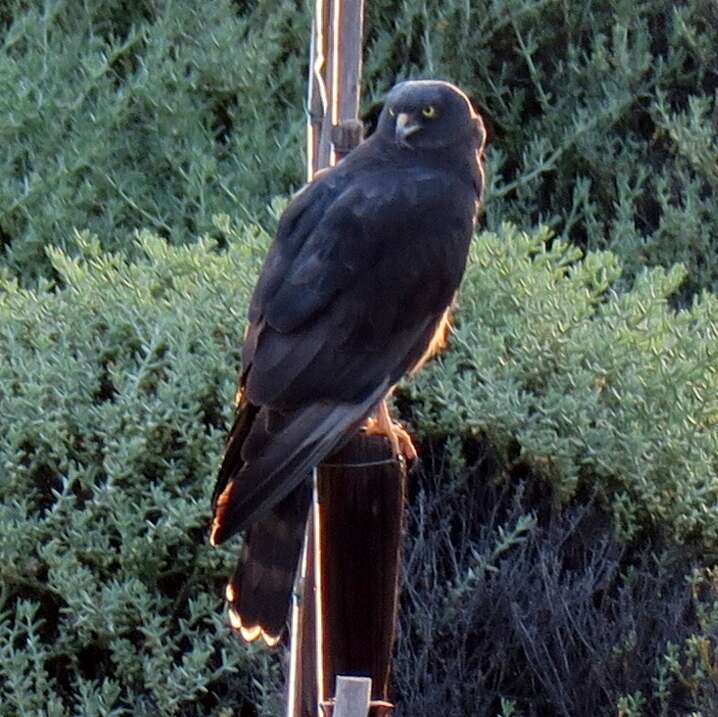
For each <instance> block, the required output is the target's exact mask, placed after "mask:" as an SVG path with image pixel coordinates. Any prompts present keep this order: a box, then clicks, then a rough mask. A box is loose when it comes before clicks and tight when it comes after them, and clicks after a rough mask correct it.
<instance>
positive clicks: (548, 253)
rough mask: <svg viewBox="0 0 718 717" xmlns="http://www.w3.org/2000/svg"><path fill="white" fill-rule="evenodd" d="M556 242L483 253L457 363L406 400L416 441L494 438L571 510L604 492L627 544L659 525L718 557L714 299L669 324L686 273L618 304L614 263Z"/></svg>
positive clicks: (663, 277) (523, 237)
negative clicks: (418, 433) (419, 433)
mask: <svg viewBox="0 0 718 717" xmlns="http://www.w3.org/2000/svg"><path fill="white" fill-rule="evenodd" d="M546 239H547V236H546V234H545V233H542V232H540V231H539V232H536V233H535V234H533V235H528V234H522V233H517V232H516V231H515V230H513V229H511V228H509V227H506V228H504V230H503V232H502V233H500V234H489V233H487V234H483V235H482V236H481V237H480V238H479V239H478V240H477V241H476V242H474V246H473V248H472V253H473V262H472V265H471V268H470V269H469V272H468V275H467V279H466V282H465V285H464V289H463V294H462V300H461V301H462V303H461V311H460V313H459V319H458V326H457V329H456V332H455V335H454V336H453V339H452V347H453V350H452V351H451V352H449V353H448V354H447V355H446V356H445V357H442V358H440V359H439V362H437V365H436V368H435V370H433V371H426V372H424V373H423V374H420V375H419V377H418V380H417V381H416V383H414V384H412V385H411V386H410V387H409V390H410V396H411V397H412V399H413V400H414V401H416V402H417V404H418V405H420V408H418V409H417V411H416V414H417V421H416V422H417V425H419V426H421V427H422V430H423V431H428V432H432V431H435V432H438V433H443V434H450V433H452V432H454V431H456V430H457V428H458V427H459V426H461V427H462V429H463V430H465V431H467V432H468V433H469V434H470V435H472V436H475V437H480V436H486V437H488V438H489V440H490V441H491V442H492V443H493V444H494V445H495V446H496V447H497V449H498V450H499V451H500V453H501V455H502V458H503V460H504V461H506V462H507V463H508V464H511V463H515V462H527V463H528V464H529V465H531V466H534V467H536V469H537V470H539V471H540V472H541V473H542V474H544V475H546V476H547V477H548V478H549V479H550V481H551V482H552V484H553V485H554V486H555V487H556V490H557V491H558V493H559V495H560V496H561V497H562V498H563V499H566V498H570V497H572V496H573V495H575V493H576V491H577V490H578V489H580V488H581V487H582V481H583V482H584V483H585V484H591V485H597V486H598V488H599V490H600V491H601V492H602V493H603V495H604V496H608V499H609V502H610V503H611V505H612V508H613V512H614V515H615V517H616V519H617V524H618V525H619V526H620V528H621V529H622V530H623V531H624V532H625V534H626V535H632V534H634V533H635V531H636V530H638V529H639V527H640V526H641V525H642V526H643V527H645V526H646V525H647V524H649V525H651V526H652V527H653V528H654V529H660V530H667V531H669V532H670V533H671V534H672V536H673V537H674V538H676V539H678V540H686V539H695V538H698V539H701V540H703V541H704V543H705V546H706V548H707V549H709V550H711V551H714V547H713V546H714V545H715V540H716V538H718V513H717V512H716V511H717V510H718V508H717V506H718V482H717V481H716V477H717V475H716V474H717V469H718V463H717V462H716V456H717V455H718V403H717V402H716V396H718V374H716V371H715V366H716V362H717V361H718V324H716V320H715V317H716V316H717V315H718V301H717V300H716V297H715V295H713V294H709V293H704V294H703V295H701V296H700V297H698V298H696V300H695V301H694V302H693V304H692V306H691V307H690V308H686V309H683V310H680V311H676V310H674V309H672V308H671V306H670V304H669V298H670V296H671V294H672V293H674V292H675V291H677V290H678V288H679V286H680V283H681V281H682V280H683V278H684V276H685V271H684V270H683V269H681V268H680V267H675V268H674V269H672V270H671V271H670V272H665V271H664V270H663V269H660V268H656V269H653V270H651V271H649V272H646V273H644V274H642V275H641V276H640V277H638V279H637V280H636V282H635V284H634V286H633V287H632V289H631V291H628V292H625V293H617V292H616V291H615V290H614V288H613V287H614V284H615V282H616V280H617V278H618V277H619V275H620V265H619V263H618V262H617V260H616V257H615V256H614V255H612V254H610V253H593V254H589V255H588V256H586V258H585V259H583V260H580V261H579V260H578V257H579V252H578V250H576V249H575V248H571V246H570V245H568V244H566V243H564V242H561V241H555V242H553V244H552V245H551V246H550V248H547V245H546V244H545V242H546ZM646 521H648V523H647V522H646Z"/></svg>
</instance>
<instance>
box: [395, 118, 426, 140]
mask: <svg viewBox="0 0 718 717" xmlns="http://www.w3.org/2000/svg"><path fill="white" fill-rule="evenodd" d="M410 119H411V115H409V114H407V113H406V112H400V113H399V114H398V115H397V116H396V143H397V144H399V145H401V146H403V147H408V146H409V145H408V142H407V141H406V140H407V138H408V137H409V136H410V135H412V134H414V132H418V131H419V130H420V129H421V125H418V124H409V121H410Z"/></svg>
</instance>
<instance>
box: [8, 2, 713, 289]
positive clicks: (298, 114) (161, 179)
mask: <svg viewBox="0 0 718 717" xmlns="http://www.w3.org/2000/svg"><path fill="white" fill-rule="evenodd" d="M717 13H718V10H716V7H715V3H712V2H710V0H688V1H687V2H685V3H680V4H675V3H671V2H668V1H667V0H660V1H659V2H644V3H640V4H639V5H638V6H636V4H635V3H626V2H623V0H611V2H595V1H593V0H590V1H589V2H585V3H582V4H580V5H576V4H571V3H569V4H556V3H547V2H534V1H533V0H511V1H510V2H494V1H493V0H482V2H479V3H475V2H474V3H466V2H465V1H464V0H427V1H426V2H418V1H415V0H412V1H409V2H403V3H400V4H398V5H397V3H394V2H389V0H378V1H377V2H372V3H370V4H369V5H368V17H367V23H366V28H367V38H366V48H365V53H364V54H365V61H366V64H365V98H364V99H365V107H366V109H367V112H368V114H369V115H371V114H372V111H371V107H372V104H373V103H376V102H378V101H379V100H380V99H381V97H382V96H383V93H384V92H385V91H386V90H387V89H388V88H389V87H390V86H391V85H392V84H393V83H394V82H395V81H396V80H399V79H403V78H405V77H409V76H413V77H415V76H432V77H445V78H449V79H451V80H453V81H455V82H457V83H459V84H460V85H461V86H462V87H464V88H465V89H466V90H467V91H468V92H469V93H470V95H471V96H472V98H473V99H474V101H475V102H476V104H477V105H478V106H479V108H480V109H481V111H482V113H483V114H484V115H485V117H486V120H487V122H488V125H489V129H490V135H491V137H490V145H489V150H488V155H487V159H488V165H489V170H490V171H489V179H490V182H489V187H488V192H487V201H486V214H485V220H486V223H487V226H488V228H489V229H491V230H493V231H495V230H497V229H498V227H499V226H500V224H501V222H503V221H513V222H514V223H516V224H517V225H519V226H521V227H523V228H525V229H528V228H530V227H532V226H533V225H534V224H537V223H542V224H546V225H548V226H550V227H551V228H552V229H553V230H554V231H555V232H556V233H557V234H558V235H559V236H561V237H562V238H565V239H571V240H572V241H574V242H575V243H577V244H578V245H580V246H582V247H584V248H589V249H606V248H609V249H611V251H613V252H614V253H615V254H617V255H618V256H619V257H620V258H621V259H622V261H623V265H624V267H625V270H626V275H627V277H628V278H629V279H630V277H632V276H635V275H637V274H638V273H639V272H640V270H641V268H642V267H644V266H646V265H662V266H664V267H666V268H669V267H670V266H671V265H672V264H673V263H675V262H676V261H680V262H682V263H683V264H684V265H685V266H686V267H687V269H688V271H689V273H688V278H687V280H686V281H685V282H684V284H683V287H682V294H681V298H682V300H683V301H686V300H687V299H688V298H689V297H690V296H691V295H692V294H693V293H695V292H697V291H699V290H700V289H701V288H709V289H712V290H715V289H716V288H717V287H718V264H717V263H716V260H715V251H714V246H713V245H714V237H715V236H716V235H717V234H718V202H717V200H716V190H717V189H718V175H717V174H716V168H715V167H716V165H715V157H716V153H717V152H718V129H716V123H715V121H714V120H715V113H716V104H715V103H716V91H717V90H718V73H716V70H715V68H716V66H718V44H716V43H715V42H714V32H712V30H713V28H715V26H716V23H718V15H717ZM5 17H6V22H5V27H4V29H1V28H2V25H0V42H2V45H1V49H0V90H1V91H0V98H2V99H0V139H2V143H3V146H4V147H5V150H4V155H3V159H2V161H3V167H4V169H3V172H2V173H0V176H1V177H2V180H0V244H2V245H4V246H5V249H6V261H7V263H9V265H10V266H12V267H13V268H14V269H15V270H16V271H18V272H19V273H20V274H21V275H22V276H23V277H25V280H26V281H27V280H30V279H32V278H33V277H36V276H37V275H38V274H45V275H46V274H47V271H48V268H49V267H48V265H47V264H46V263H45V260H44V252H43V247H44V246H47V245H56V246H57V245H59V246H65V244H66V243H65V239H64V237H66V236H67V232H68V231H69V230H70V229H71V228H72V227H76V228H78V229H80V230H84V229H89V230H90V231H92V232H93V233H95V234H97V236H98V237H100V241H101V243H102V245H103V247H106V248H110V249H113V250H114V249H116V248H118V247H122V248H123V249H124V250H125V251H128V252H130V253H131V252H132V251H133V248H132V247H133V244H132V242H131V235H132V231H133V230H135V229H138V228H150V229H152V230H154V231H155V232H158V233H160V234H161V235H162V236H164V237H165V238H167V239H169V240H170V241H171V242H173V243H177V242H184V241H186V240H187V239H188V238H191V237H193V236H196V235H201V234H203V233H205V232H208V231H212V225H211V217H212V216H213V215H214V214H215V213H218V212H224V213H228V214H231V213H233V212H240V213H243V214H244V215H245V216H249V217H251V218H252V220H259V221H261V222H263V223H264V224H265V226H270V224H269V223H267V222H268V221H269V219H270V218H269V216H268V215H267V213H266V211H265V207H266V206H268V205H269V204H270V203H271V201H272V199H273V198H274V197H275V196H278V195H284V194H286V193H288V192H289V191H290V190H291V189H293V188H296V187H297V186H299V184H301V182H302V178H303V174H302V169H301V157H302V147H301V137H302V126H303V122H304V117H303V113H302V107H303V102H304V100H303V97H304V87H305V82H306V70H307V46H308V44H307V38H308V36H309V34H308V33H309V24H310V20H309V14H308V12H307V8H302V7H299V6H298V5H297V4H296V3H294V2H290V1H289V0H284V1H281V0H259V1H257V2H252V3H232V2H230V0H212V2H209V3H204V4H203V5H202V6H201V7H198V6H196V4H195V3H191V2H186V1H185V0H182V1H181V2H174V3H170V4H164V3H156V2H150V1H149V0H148V1H146V2H137V3H129V4H128V3H126V2H124V0H111V1H109V2H108V0H88V2H84V3H70V2H66V1H65V0H48V2H47V3H44V4H43V5H36V4H32V3H25V2H21V1H20V0H14V2H13V3H11V4H10V8H9V10H7V11H6V16H5ZM48 58H52V61H51V62H49V61H48Z"/></svg>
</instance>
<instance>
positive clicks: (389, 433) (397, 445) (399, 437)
mask: <svg viewBox="0 0 718 717" xmlns="http://www.w3.org/2000/svg"><path fill="white" fill-rule="evenodd" d="M364 431H365V432H366V433H367V434H368V435H370V436H371V435H381V436H386V437H387V438H388V439H389V443H390V444H391V452H392V453H393V454H394V457H395V458H398V457H399V456H403V457H404V459H405V460H406V462H407V463H408V464H410V465H411V464H412V463H413V462H414V461H415V460H416V459H417V457H418V454H417V452H416V448H414V444H413V443H412V440H411V436H410V435H409V434H408V433H407V432H406V431H405V430H404V428H403V427H402V426H401V424H399V423H396V422H394V421H392V419H391V415H390V414H389V407H388V406H387V405H386V401H382V402H381V403H380V404H379V407H378V408H377V410H376V414H375V415H374V416H373V417H372V418H370V419H369V420H368V421H367V422H366V424H365V425H364Z"/></svg>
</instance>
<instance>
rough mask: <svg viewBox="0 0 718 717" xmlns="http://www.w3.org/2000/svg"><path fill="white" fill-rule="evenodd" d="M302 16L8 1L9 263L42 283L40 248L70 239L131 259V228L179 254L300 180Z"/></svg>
mask: <svg viewBox="0 0 718 717" xmlns="http://www.w3.org/2000/svg"><path fill="white" fill-rule="evenodd" d="M298 17H300V18H303V17H304V15H303V14H302V13H301V12H300V11H299V10H297V9H296V8H295V7H294V6H293V5H292V4H290V3H286V4H281V3H280V4H276V3H260V4H258V5H257V6H256V7H254V8H253V9H252V10H251V11H248V12H247V13H244V14H243V13H238V12H236V11H235V9H234V7H233V5H232V3H231V2H230V1H229V0H215V1H213V2H210V3H205V4H202V5H201V6H198V5H197V4H196V3H191V2H178V3H157V2H151V1H149V0H148V1H147V2H137V3H127V2H125V1H124V0H112V1H111V2H107V0H88V2H83V3H73V2H65V1H64V0H52V1H50V2H47V3H43V4H37V3H29V4H27V5H25V4H24V3H15V7H14V8H13V9H11V10H10V11H9V12H8V22H7V26H6V27H5V28H4V30H0V41H1V42H2V50H0V140H1V141H2V144H3V146H4V157H3V162H4V165H3V167H4V169H3V172H2V179H0V228H1V231H0V244H4V246H5V250H6V260H7V262H8V263H9V265H10V266H11V267H13V268H14V269H15V270H17V271H19V272H21V274H22V275H23V276H24V277H25V279H26V280H28V279H32V278H33V277H36V276H37V275H39V274H45V275H47V272H48V270H49V265H48V264H47V262H46V260H45V252H44V247H45V246H48V245H52V246H60V247H67V246H68V244H67V242H66V237H67V236H68V232H69V231H70V230H71V229H72V228H73V227H76V228H78V229H80V230H89V231H91V232H93V233H94V234H96V235H97V236H98V237H99V238H100V240H101V243H102V246H103V247H105V248H108V249H112V250H114V249H118V248H122V249H123V250H125V251H126V252H128V253H129V254H132V253H133V251H134V249H133V246H134V245H133V243H132V240H131V236H132V231H133V230H134V229H140V228H149V229H152V230H154V231H155V232H157V233H159V234H160V235H162V236H164V237H165V238H168V239H170V240H171V241H172V242H173V243H180V242H185V241H186V240H187V239H189V238H194V237H195V236H198V235H201V234H204V233H205V232H208V231H212V230H213V227H212V216H213V215H214V214H216V213H220V212H225V213H230V212H235V211H238V209H239V208H241V209H242V210H243V211H244V212H247V213H249V215H250V216H253V217H254V216H260V215H261V214H262V211H263V210H264V208H265V206H266V204H267V198H268V197H270V196H273V195H274V194H278V193H280V192H286V191H287V189H288V188H289V186H290V185H292V184H294V185H297V184H298V183H300V182H301V178H302V170H301V157H302V155H301V148H300V139H301V122H300V121H299V120H300V118H301V107H302V101H303V100H302V88H303V80H302V79H301V77H302V75H301V73H300V72H299V70H298V67H297V63H298V60H297V59H296V57H298V56H299V55H301V56H302V57H303V56H304V54H305V49H304V48H305V44H306V38H305V33H304V32H303V23H302V22H300V21H298ZM290 51H291V52H292V53H293V55H294V61H293V62H287V58H288V53H289V52H290ZM268 95H271V97H272V101H271V103H268V102H267V97H268ZM265 218H266V215H265Z"/></svg>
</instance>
